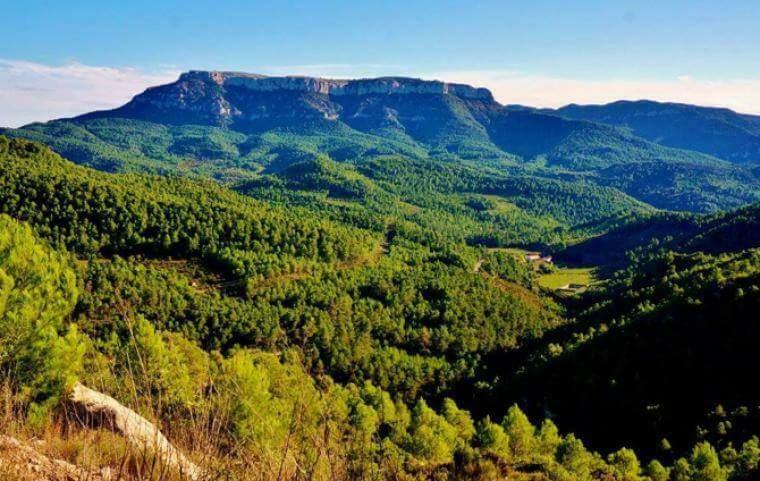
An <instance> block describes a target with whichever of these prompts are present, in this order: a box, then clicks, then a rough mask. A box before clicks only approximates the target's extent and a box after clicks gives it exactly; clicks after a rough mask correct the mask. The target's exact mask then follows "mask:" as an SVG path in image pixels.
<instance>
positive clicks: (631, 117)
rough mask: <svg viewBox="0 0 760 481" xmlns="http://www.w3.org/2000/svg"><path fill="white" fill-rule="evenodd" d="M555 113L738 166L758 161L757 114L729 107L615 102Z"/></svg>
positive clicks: (759, 134)
mask: <svg viewBox="0 0 760 481" xmlns="http://www.w3.org/2000/svg"><path fill="white" fill-rule="evenodd" d="M554 113H556V114H559V115H561V116H563V117H565V118H568V119H576V120H590V121H594V122H601V123H605V124H610V125H615V126H618V127H623V128H625V129H627V130H629V131H630V132H631V133H633V134H634V135H636V136H638V137H641V138H644V139H647V140H650V141H652V142H656V143H658V144H661V145H666V146H668V147H675V148H679V149H688V150H694V151H697V152H703V153H705V154H709V155H712V156H715V157H718V158H721V159H725V160H728V161H730V162H733V163H737V164H748V165H753V166H757V165H760V116H757V115H746V114H739V113H736V112H734V111H732V110H729V109H722V108H712V107H700V106H697V105H688V104H679V103H662V102H653V101H650V100H639V101H619V102H613V103H610V104H606V105H575V104H572V105H568V106H565V107H562V108H560V109H557V110H555V111H554Z"/></svg>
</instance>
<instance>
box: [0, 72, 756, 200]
mask: <svg viewBox="0 0 760 481" xmlns="http://www.w3.org/2000/svg"><path fill="white" fill-rule="evenodd" d="M565 114H566V112H564V111H563V112H555V111H549V112H544V111H538V110H533V109H530V108H521V109H516V108H509V107H505V106H503V105H501V104H500V103H499V102H497V101H496V100H495V99H494V97H493V95H492V94H491V92H490V91H488V90H487V89H484V88H477V87H472V86H469V85H463V84H456V83H447V82H442V81H437V80H421V79H414V78H405V77H381V78H375V79H357V80H349V79H326V78H319V77H303V76H285V77H270V76H264V75H258V74H249V73H238V72H219V71H210V72H209V71H190V72H186V73H183V74H182V75H180V77H179V78H178V79H177V80H176V81H175V82H172V83H169V84H166V85H160V86H156V87H152V88H149V89H147V90H146V91H145V92H143V93H141V94H139V95H137V96H135V97H134V98H133V99H132V100H131V101H130V102H128V103H127V104H125V105H124V106H122V107H119V108H116V109H113V110H106V111H98V112H92V113H88V114H84V115H82V116H79V117H76V118H72V119H62V120H56V121H51V122H47V123H45V124H31V125H27V126H25V127H22V128H21V129H8V130H5V131H3V132H2V133H5V134H6V135H10V136H17V137H25V138H28V139H31V140H36V141H40V142H44V143H46V144H48V145H49V146H51V147H52V148H54V149H55V150H56V151H58V152H59V153H60V154H62V155H63V156H65V157H67V158H69V159H71V160H73V161H75V162H79V163H82V164H86V165H90V166H93V167H96V168H99V169H103V170H109V171H123V170H143V171H145V170H148V171H159V172H181V173H183V174H190V175H195V176H198V175H200V176H209V175H210V176H214V177H216V178H220V179H225V180H228V181H236V180H241V178H242V179H248V178H250V177H251V175H254V176H255V175H258V174H259V173H261V172H264V173H276V172H279V171H282V170H283V169H285V168H287V167H288V166H289V165H292V164H293V163H295V162H301V161H309V160H314V159H316V158H317V157H320V156H326V157H329V158H331V159H332V160H336V161H341V162H342V161H349V162H352V163H361V162H366V161H371V160H373V159H377V158H380V157H387V156H400V157H402V158H405V159H416V160H436V161H455V162H469V163H475V164H476V165H479V166H481V167H487V168H495V169H505V168H511V169H518V170H519V171H520V173H521V174H525V175H530V176H543V177H546V178H552V179H559V180H562V181H564V182H571V183H573V182H581V181H582V182H591V183H594V184H597V185H600V186H603V187H612V188H615V189H618V190H620V191H622V192H624V193H626V194H628V195H630V196H633V197H635V198H636V199H638V200H640V201H643V202H646V203H649V204H651V205H652V206H655V207H658V208H665V209H672V210H689V211H698V212H709V211H715V210H719V209H724V208H730V207H737V206H740V205H743V204H746V203H749V202H755V201H758V200H760V171H758V170H757V169H753V164H752V163H751V162H749V161H746V162H742V163H741V165H737V164H738V163H736V162H734V159H733V158H731V159H729V158H727V157H723V158H722V159H719V158H716V157H714V156H710V155H705V154H704V153H698V152H694V151H689V150H679V149H674V148H669V147H667V146H663V145H658V143H656V142H659V141H660V140H662V139H661V138H660V137H657V136H655V135H649V133H647V135H646V136H645V137H646V138H643V137H641V136H638V135H637V133H638V130H637V129H631V128H630V127H629V126H624V127H623V128H621V126H619V125H618V124H615V122H610V124H613V125H610V124H607V123H602V122H598V121H589V120H586V119H574V118H569V116H570V114H567V115H565ZM599 120H601V121H604V120H606V118H601V119H599ZM652 128H653V129H657V128H660V129H662V130H663V132H664V133H663V136H662V137H663V138H665V137H667V132H668V130H667V129H665V127H662V126H660V127H656V126H655V127H652ZM673 128H675V127H668V129H673ZM662 143H663V144H666V145H667V142H662ZM736 155H738V156H741V155H743V154H741V153H739V152H737V153H736Z"/></svg>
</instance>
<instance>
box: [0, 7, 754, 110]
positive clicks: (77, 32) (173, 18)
mask: <svg viewBox="0 0 760 481" xmlns="http://www.w3.org/2000/svg"><path fill="white" fill-rule="evenodd" d="M6 3H7V4H6V5H4V6H3V17H4V18H5V21H4V22H3V28H2V29H0V125H10V124H14V123H19V122H23V121H28V120H30V119H35V120H45V118H46V117H45V116H51V115H52V116H56V115H60V113H59V111H60V112H62V113H69V114H73V113H76V110H77V109H84V110H82V111H85V110H88V109H91V108H93V107H96V108H103V107H108V106H115V105H118V103H120V102H122V101H123V100H124V99H128V98H129V97H130V96H131V95H134V94H136V93H139V91H140V90H142V89H143V88H145V86H147V85H150V82H156V81H159V82H160V81H168V79H171V78H172V77H173V76H175V75H176V73H177V72H179V71H182V70H187V69H224V70H241V71H252V72H262V73H271V74H311V75H324V76H344V77H355V76H375V75H413V76H421V77H426V78H427V77H438V78H443V79H444V80H452V81H467V82H471V83H478V84H480V85H483V86H486V87H489V88H491V89H492V90H494V93H495V95H496V96H497V98H498V99H499V100H501V101H502V102H505V103H507V102H509V103H529V104H533V105H542V106H554V105H559V104H563V103H568V102H584V103H588V102H604V101H609V100H612V99H614V98H623V97H624V98H634V97H635V98H644V97H650V98H656V99H660V100H680V101H691V102H697V103H705V104H710V105H726V106H730V107H732V108H735V109H737V110H742V111H747V112H756V113H760V89H759V88H758V86H760V28H759V26H760V2H758V1H749V0H746V1H745V0H726V1H722V2H719V1H699V0H695V1H680V0H676V1H664V0H660V1H657V2H655V1H647V0H643V1H610V0H608V1H596V0H579V1H575V2H570V1H564V2H563V1H533V2H528V1H519V2H518V1H504V0H502V1H481V2H474V1H470V2H464V1H448V0H439V1H427V0H422V1H415V0H406V1H397V0H387V1H372V2H370V1H359V0H355V1H338V0H326V1H325V0H323V1H320V2H311V1H309V2H306V1H302V2H292V1H275V0H270V1H266V2H262V1H255V0H253V1H251V0H249V1H207V0H203V1H175V0H170V1H163V0H153V1H146V0H131V1H129V2H126V1H125V2H110V1H98V2H95V1H81V0H80V1H69V2H58V1H39V0H25V1H23V2H6ZM88 77H91V78H89V79H88ZM25 88H26V90H24V89H25ZM19 89H20V90H19ZM31 91H34V92H36V94H31V93H30V92H31ZM87 91H92V92H93V93H92V94H91V95H90V97H92V98H88V94H87ZM2 92H5V93H4V94H3V93H2ZM24 92H26V93H24ZM109 92H110V96H109ZM67 93H68V97H69V98H68V99H67V101H64V100H63V99H59V100H58V102H59V103H60V104H61V105H60V106H56V105H50V102H48V105H47V107H46V106H44V105H42V102H41V100H43V99H45V100H47V99H49V97H55V96H56V95H58V96H64V97H66V96H67V95H66V94H67ZM59 94H60V95H59ZM14 98H15V99H16V100H15V101H14ZM35 99H36V100H35ZM7 101H10V102H11V104H10V105H9V104H5V105H3V103H5V102H7ZM29 103H31V105H29ZM30 110H31V111H34V112H30ZM25 112H26V113H25Z"/></svg>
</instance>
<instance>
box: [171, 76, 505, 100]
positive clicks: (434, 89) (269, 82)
mask: <svg viewBox="0 0 760 481" xmlns="http://www.w3.org/2000/svg"><path fill="white" fill-rule="evenodd" d="M193 81H201V82H212V83H214V84H216V85H218V86H220V87H229V86H237V87H245V88H246V89H249V90H251V91H252V92H275V91H278V90H282V91H295V92H309V93H317V94H323V95H330V96H345V95H404V94H431V95H446V94H449V95H455V96H457V97H461V98H466V99H476V100H487V101H492V100H493V96H492V95H491V92H490V91H489V90H488V89H484V88H475V87H471V86H469V85H463V84H452V83H446V82H441V81H438V80H420V79H415V78H405V77H381V78H375V79H359V80H338V79H326V78H320V77H300V76H288V77H268V76H265V75H257V74H246V73H237V72H204V71H195V70H194V71H190V72H187V73H184V74H182V75H181V76H180V78H179V80H178V81H177V83H183V82H193Z"/></svg>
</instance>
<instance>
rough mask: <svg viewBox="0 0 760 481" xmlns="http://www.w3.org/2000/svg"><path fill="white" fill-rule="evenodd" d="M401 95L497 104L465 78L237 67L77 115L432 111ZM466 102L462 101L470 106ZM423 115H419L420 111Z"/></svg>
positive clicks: (359, 118)
mask: <svg viewBox="0 0 760 481" xmlns="http://www.w3.org/2000/svg"><path fill="white" fill-rule="evenodd" d="M409 96H426V97H429V98H428V101H430V100H431V99H433V98H435V99H437V102H436V105H435V106H432V105H431V106H430V107H431V108H433V109H440V110H441V112H440V113H441V114H443V113H445V112H447V111H449V110H450V106H447V104H450V103H457V102H460V103H462V102H464V103H472V102H475V103H478V104H479V105H477V106H476V107H477V108H479V109H483V108H498V107H499V105H498V104H497V103H496V102H495V101H494V99H493V95H491V92H490V91H488V90H487V89H484V88H475V87H470V86H469V85H462V84H451V83H445V82H440V81H429V80H420V79H414V78H403V77H383V78H376V79H359V80H340V79H326V78H319V77H303V76H286V77H269V76H265V75H258V74H247V73H238V72H217V71H212V72H205V71H190V72H187V73H184V74H182V75H181V76H180V77H179V79H178V80H177V81H176V82H174V83H171V84H168V85H161V86H158V87H152V88H149V89H148V90H146V91H145V92H144V93H142V94H140V95H138V96H136V97H135V98H134V99H133V100H132V101H130V102H129V103H127V104H126V105H124V106H123V107H120V108H118V109H115V110H111V111H105V112H96V113H93V114H87V115H85V116H83V117H82V118H96V117H104V116H121V117H127V118H136V119H143V120H151V121H163V122H169V123H182V124H185V123H198V124H203V125H218V126H230V125H234V127H235V128H236V129H238V130H255V129H257V128H262V127H263V126H269V124H270V123H278V124H281V123H282V121H283V120H285V121H286V122H287V123H292V122H294V121H299V120H300V121H309V120H310V121H313V120H318V119H325V120H336V119H341V120H344V121H346V122H349V123H362V122H363V121H367V120H368V119H374V124H375V125H374V126H375V127H382V126H398V125H399V124H400V122H401V121H412V122H418V123H419V122H420V121H422V120H424V119H425V118H430V115H431V114H432V113H433V112H430V111H428V112H425V111H422V110H417V109H418V108H419V104H418V103H417V102H415V103H411V102H410V101H409V98H408V97H409ZM471 106H472V105H467V106H465V107H471ZM426 114H427V115H426Z"/></svg>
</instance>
